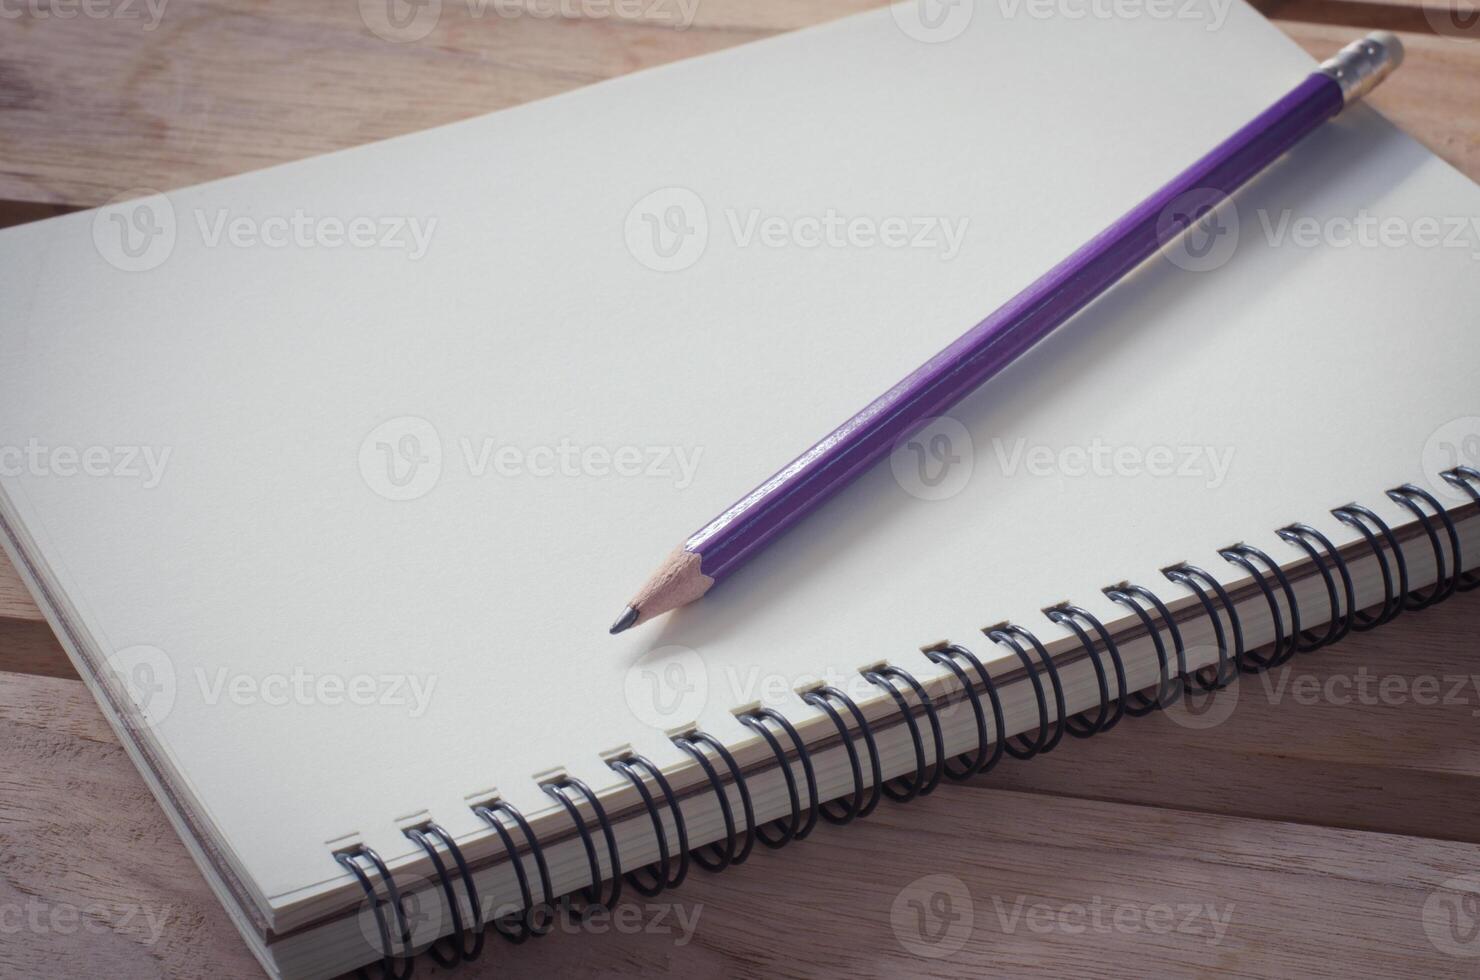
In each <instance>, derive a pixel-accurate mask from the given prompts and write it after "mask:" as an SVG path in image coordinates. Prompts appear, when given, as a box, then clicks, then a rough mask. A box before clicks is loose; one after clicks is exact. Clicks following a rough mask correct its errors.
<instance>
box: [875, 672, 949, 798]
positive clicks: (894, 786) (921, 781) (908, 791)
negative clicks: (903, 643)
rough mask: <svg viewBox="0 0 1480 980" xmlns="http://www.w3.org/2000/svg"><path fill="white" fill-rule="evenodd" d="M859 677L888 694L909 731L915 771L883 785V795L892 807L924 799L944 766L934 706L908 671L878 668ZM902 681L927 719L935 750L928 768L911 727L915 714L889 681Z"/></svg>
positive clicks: (917, 733)
mask: <svg viewBox="0 0 1480 980" xmlns="http://www.w3.org/2000/svg"><path fill="white" fill-rule="evenodd" d="M863 676H864V677H865V678H866V679H867V680H868V681H869V682H870V683H871V684H876V685H878V686H879V687H882V688H883V689H884V690H885V691H887V692H889V696H890V697H891V698H893V699H894V703H895V704H896V705H898V706H899V711H900V716H901V717H902V718H903V719H904V722H905V725H906V726H907V727H908V728H909V730H910V741H911V742H912V743H914V746H915V771H914V773H913V774H912V775H909V776H896V777H894V778H893V779H886V780H885V781H884V785H883V790H884V795H885V796H887V797H889V798H890V799H891V800H894V801H895V802H896V803H906V802H908V801H910V800H913V799H914V798H915V797H917V796H925V795H926V794H928V793H931V792H933V791H934V790H935V787H936V786H938V785H940V776H941V773H942V772H944V771H945V766H946V756H945V753H946V743H945V737H944V736H943V735H942V734H941V730H940V716H939V715H937V714H936V712H935V702H934V701H932V700H930V695H928V694H926V693H925V688H924V687H922V686H921V685H920V682H919V681H917V680H915V678H914V677H912V676H910V673H909V671H906V670H901V669H900V668H898V667H882V668H880V669H879V670H869V671H865V672H864V674H863ZM896 678H897V679H899V680H902V681H904V682H905V683H906V684H908V685H909V686H910V688H911V689H913V690H914V692H915V697H916V698H918V699H919V701H920V707H921V708H923V709H924V710H925V716H926V717H927V718H928V719H930V734H931V741H932V743H933V745H934V749H935V764H934V765H928V766H927V764H926V762H925V742H924V740H923V739H921V737H920V726H919V725H918V724H916V723H915V714H914V712H913V711H911V710H910V705H909V702H908V701H906V700H905V699H904V695H903V694H901V693H899V688H897V687H895V686H894V685H893V684H892V683H891V680H893V679H896Z"/></svg>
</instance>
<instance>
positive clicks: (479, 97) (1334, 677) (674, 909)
mask: <svg viewBox="0 0 1480 980" xmlns="http://www.w3.org/2000/svg"><path fill="white" fill-rule="evenodd" d="M368 2H369V0H367V3H368ZM524 2H526V4H527V6H526V7H525V8H524V9H526V11H528V12H530V13H539V12H543V11H549V10H563V11H565V14H564V15H562V16H558V17H553V18H551V17H541V16H524V17H519V18H511V17H496V16H494V15H493V14H492V13H491V10H492V9H493V8H492V7H491V6H490V7H487V8H486V9H485V13H484V16H483V17H481V18H478V17H474V16H472V15H471V14H470V10H472V9H477V5H476V4H474V5H471V6H469V5H467V4H466V3H463V2H456V0H447V2H445V3H443V4H442V8H443V9H442V12H441V16H440V18H439V20H438V22H437V25H436V27H435V29H433V30H432V31H431V33H430V34H429V35H428V36H426V37H425V38H422V39H420V40H417V41H414V42H407V43H391V42H387V41H385V40H382V39H380V38H377V37H376V36H374V35H373V34H372V33H371V32H370V31H369V30H367V28H366V25H365V23H364V22H363V21H362V19H361V17H360V16H359V12H358V10H357V8H356V4H355V3H354V2H352V0H342V2H337V3H332V4H330V3H291V2H286V0H284V2H282V3H268V2H260V0H258V2H253V0H237V2H234V3H231V4H222V3H211V2H206V0H167V3H166V5H165V7H164V15H163V17H162V18H160V19H159V20H158V22H157V24H155V23H153V20H152V14H151V13H150V10H151V8H150V7H149V6H147V5H146V4H145V3H144V2H143V0H134V2H131V3H129V4H128V5H127V6H123V5H122V0H108V2H105V3H103V4H102V5H101V6H98V7H93V8H84V7H80V6H78V5H77V4H75V3H53V4H52V5H51V6H50V7H48V6H46V5H45V4H39V5H38V4H22V3H9V4H6V5H5V7H4V8H3V10H0V13H6V12H10V11H20V12H21V16H20V17H19V18H15V17H12V16H10V15H9V14H8V13H7V14H6V16H5V17H4V18H0V223H3V224H11V223H16V222H19V221H25V220H32V219H34V218H37V217H43V216H46V215H49V214H55V213H60V212H62V211H66V210H70V209H73V208H78V207H86V206H91V205H96V204H100V203H103V202H104V201H107V200H109V199H110V198H112V197H113V196H114V195H116V194H119V193H122V192H125V191H127V190H129V189H131V188H155V189H165V190H167V189H170V188H174V187H179V186H183V185H186V184H191V183H195V182H198V181H202V180H207V179H210V178H214V177H221V176H226V175H229V174H234V173H239V172H241V171H244V170H249V169H253V168H257V167H261V166H265V165H268V164H273V163H279V162H283V161H287V160H294V159H298V158H301V157H305V156H308V155H310V154H314V153H319V152H323V151H326V150H333V149H337V148H339V147H343V146H351V145H355V144H359V143H364V142H367V141H370V140H373V139H378V138H381V137H386V136H392V135H396V134H398V133H403V132H407V131H411V130H415V129H420V128H423V127H426V126H431V125H434V124H437V123H442V122H447V121H451V120H454V119H461V118H464V117H467V116H471V115H474V114H477V113H482V112H486V111H489V110H492V109H497V108H500V107H503V106H508V105H513V104H516V103H519V102H524V101H527V100H529V99H533V98H537V97H540V96H545V95H550V94H553V93H556V92H560V91H564V90H567V89H571V88H574V87H577V86H580V85H584V84H587V83H589V82H593V81H596V80H599V79H602V78H607V77H610V76H612V75H617V74H621V73H623V72H627V71H631V70H633V69H636V68H641V67H646V66H649V65H654V64H658V63H661V62H665V61H670V60H673V59H676V58H681V57H688V56H691V55H696V54H702V53H704V52H706V51H712V50H716V49H718V48H723V47H727V46H729V45H732V44H737V43H740V42H743V41H748V40H752V39H755V38H759V37H764V36H766V35H768V34H772V33H775V32H777V31H782V30H788V29H792V28H797V27H801V26H805V25H807V24H811V23H816V22H818V21H822V20H826V19H830V18H833V17H836V16H840V15H843V14H847V13H851V12H855V11H858V10H862V9H867V8H869V7H872V6H875V5H876V0H748V2H747V0H701V2H699V3H698V5H697V8H696V12H697V15H696V18H695V20H694V22H693V23H692V25H691V26H689V27H687V29H685V30H674V29H672V27H671V26H668V25H666V24H664V23H662V20H663V15H664V14H669V13H671V12H672V11H674V10H676V9H678V5H677V4H676V3H674V2H668V3H662V2H656V3H655V2H653V0H648V2H645V3H643V4H642V7H644V8H645V9H647V10H649V11H650V12H652V15H651V16H650V17H649V18H648V19H642V18H638V19H628V20H618V19H613V18H610V17H603V16H601V12H602V11H604V10H608V9H610V8H609V7H605V6H602V5H601V4H592V3H587V4H578V3H572V2H566V3H565V4H564V5H563V6H559V5H558V3H557V0H524ZM154 3H155V8H154V9H157V8H158V0H154ZM1425 4H1430V6H1429V7H1427V8H1426V7H1425V6H1424V5H1425ZM509 6H510V5H508V4H506V5H505V6H504V7H503V8H502V9H506V10H507V9H509ZM68 9H71V10H76V11H78V14H77V16H74V17H71V18H66V19H64V18H62V17H59V16H55V15H54V14H55V13H58V12H63V11H65V10H68ZM89 9H91V10H94V11H96V10H102V11H104V12H105V13H109V14H110V15H109V16H104V17H96V16H89V15H87V14H86V11H87V10H89ZM1264 9H1265V12H1266V13H1268V14H1270V15H1271V16H1272V17H1274V18H1275V19H1276V21H1277V22H1278V23H1279V25H1280V26H1281V27H1282V28H1283V29H1284V30H1286V31H1287V32H1288V33H1289V34H1290V35H1291V36H1292V37H1294V38H1295V39H1296V40H1297V41H1298V42H1299V43H1301V44H1302V45H1304V46H1305V47H1306V48H1307V49H1309V50H1310V51H1311V52H1312V53H1313V54H1316V55H1318V56H1321V57H1324V56H1326V55H1329V54H1330V53H1331V52H1333V51H1334V50H1335V49H1336V48H1337V47H1339V46H1340V44H1341V43H1343V42H1344V41H1345V40H1347V39H1349V38H1350V37H1351V36H1353V35H1354V34H1355V33H1357V30H1356V29H1358V28H1369V27H1386V28H1389V29H1393V30H1397V31H1400V32H1402V34H1403V39H1404V41H1405V43H1406V44H1407V45H1408V50H1409V62H1408V64H1407V65H1406V66H1405V67H1404V69H1403V71H1402V72H1401V73H1399V74H1398V75H1397V76H1396V77H1395V78H1394V79H1393V80H1392V81H1390V82H1389V83H1387V84H1386V85H1385V86H1384V87H1383V88H1382V89H1380V90H1379V91H1378V92H1377V93H1376V96H1375V97H1374V99H1373V102H1375V104H1376V105H1377V106H1378V107H1380V108H1381V109H1382V110H1383V111H1385V112H1386V113H1387V114H1388V115H1390V116H1391V117H1392V118H1394V119H1395V120H1397V121H1398V122H1399V123H1400V124H1402V125H1403V126H1404V127H1405V128H1407V129H1408V130H1409V132H1411V133H1413V134H1414V135H1415V136H1417V137H1418V138H1419V139H1420V140H1423V141H1424V142H1425V143H1427V144H1428V145H1429V146H1430V147H1432V148H1433V149H1434V150H1435V151H1436V152H1438V153H1439V154H1440V155H1441V156H1443V157H1445V158H1446V159H1448V160H1449V161H1450V162H1452V163H1453V164H1454V165H1455V166H1457V167H1459V168H1460V169H1462V170H1464V171H1466V172H1467V173H1468V174H1469V175H1470V176H1471V177H1480V41H1477V40H1476V38H1477V32H1476V31H1475V30H1474V29H1473V28H1472V29H1471V33H1470V35H1469V37H1468V38H1465V37H1462V36H1461V37H1452V36H1447V35H1457V34H1458V35H1462V34H1463V33H1464V24H1463V22H1462V21H1460V20H1456V19H1454V18H1451V17H1450V15H1449V11H1448V7H1447V6H1446V5H1445V2H1444V0H1379V2H1349V0H1290V2H1288V3H1285V4H1283V5H1273V6H1271V5H1266V6H1265V8H1264ZM38 10H40V11H47V12H50V13H48V14H45V15H43V13H38V12H36V11H38ZM579 10H585V11H587V12H588V15H587V16H581V15H580V14H579V13H577V11H579ZM130 12H132V13H136V14H137V15H138V17H137V18H135V19H130V18H128V17H125V16H123V15H124V14H126V13H130ZM151 25H152V26H151ZM1477 626H1480V596H1474V595H1471V596H1462V597H1459V598H1456V599H1454V600H1453V601H1451V602H1450V603H1448V604H1446V605H1444V606H1441V607H1439V608H1437V609H1435V610H1432V611H1429V612H1426V613H1422V614H1416V615H1405V616H1404V617H1402V618H1400V619H1399V620H1398V621H1397V622H1396V623H1394V624H1392V625H1391V626H1388V627H1386V628H1384V629H1383V630H1381V631H1379V632H1378V633H1377V634H1375V635H1373V634H1367V635H1365V636H1360V637H1354V638H1352V639H1350V640H1348V641H1347V642H1346V643H1344V644H1342V645H1341V646H1339V647H1336V648H1333V649H1330V650H1327V651H1324V652H1322V653H1319V654H1315V655H1312V656H1309V657H1306V658H1303V659H1301V660H1299V661H1297V662H1296V664H1295V665H1294V666H1293V667H1292V668H1290V669H1288V670H1287V671H1285V672H1283V673H1275V674H1273V675H1271V676H1267V677H1264V678H1254V679H1250V680H1245V681H1244V682H1243V683H1242V685H1241V686H1240V688H1239V689H1238V690H1239V693H1238V699H1237V703H1236V705H1234V707H1233V709H1232V712H1231V714H1228V716H1227V717H1226V719H1224V720H1223V721H1222V722H1221V723H1219V724H1216V725H1213V726H1212V727H1199V726H1202V725H1204V723H1205V722H1206V721H1207V720H1208V719H1207V718H1203V719H1197V718H1189V717H1188V716H1186V715H1177V716H1173V717H1165V716H1157V717H1152V718H1149V719H1145V720H1141V721H1131V722H1128V723H1126V724H1124V725H1122V726H1120V727H1119V728H1117V729H1116V730H1115V731H1114V732H1112V733H1109V734H1107V735H1105V736H1102V737H1100V738H1097V739H1094V740H1092V741H1090V742H1088V743H1080V744H1072V745H1066V746H1064V747H1063V748H1061V749H1060V750H1059V751H1057V752H1055V753H1054V754H1053V755H1051V756H1048V757H1045V758H1042V759H1039V760H1037V761H1035V762H1033V763H1032V764H1028V765H1024V764H1014V763H1011V762H1009V763H1006V764H1004V765H1003V766H1002V767H1000V768H999V769H998V770H997V771H996V772H994V773H993V774H992V775H990V776H989V777H987V778H985V779H982V780H980V781H978V782H977V783H975V784H972V785H969V786H965V787H943V788H942V789H941V790H940V791H939V792H938V793H936V794H935V795H934V796H932V797H930V798H928V799H925V800H921V801H917V802H915V803H912V804H910V805H909V806H904V807H896V806H889V805H887V804H886V805H884V806H882V807H881V808H880V809H879V811H877V812H876V813H875V814H874V815H873V816H872V817H870V818H869V819H867V820H865V821H862V822H860V823H857V824H855V825H854V826H852V827H850V828H847V829H845V830H838V829H834V828H831V827H827V826H823V827H822V828H820V829H819V830H818V831H817V832H816V833H815V834H814V836H813V838H812V839H811V840H809V841H807V842H805V843H801V844H795V845H792V846H791V847H790V848H789V849H788V850H787V851H786V852H785V853H784V854H782V855H773V854H770V853H758V854H757V855H756V856H755V857H754V858H752V860H751V861H750V862H749V863H748V864H746V865H745V866H744V867H741V868H737V869H734V870H731V871H729V872H726V873H725V874H724V875H723V876H720V877H708V876H705V875H703V874H699V875H697V876H696V877H693V878H691V879H690V882H689V883H687V884H685V885H684V886H683V887H682V888H681V889H679V890H678V891H676V892H673V893H670V895H669V896H668V897H669V898H670V899H671V901H672V902H673V904H672V905H665V906H664V907H662V908H661V909H660V908H657V907H655V906H651V905H646V906H645V905H638V906H637V908H636V910H635V911H634V912H631V913H625V914H624V916H623V917H622V918H620V919H618V920H617V921H615V922H614V923H611V924H608V925H607V927H606V928H605V929H601V930H598V929H595V928H588V929H587V930H585V931H586V932H587V933H588V934H587V935H583V936H579V937H575V936H562V935H558V934H557V935H555V936H551V937H548V938H546V939H544V940H542V941H539V942H533V943H528V944H526V945H524V946H520V947H513V946H509V945H507V944H504V943H501V942H499V941H498V940H496V939H493V938H490V948H489V950H488V951H487V952H486V953H485V955H484V958H483V960H482V961H481V962H480V963H479V964H477V965H476V966H474V967H470V968H467V969H465V970H464V971H463V972H462V973H461V974H460V975H463V976H484V975H487V976H493V975H495V973H497V974H498V975H503V976H508V975H525V974H530V975H533V974H536V973H539V974H549V975H563V976H567V977H596V976H623V975H633V976H636V975H649V976H650V975H671V976H709V975H736V976H775V975H783V976H816V975H836V976H843V975H849V976H860V975H861V976H886V975H887V976H899V975H930V976H942V977H957V976H960V977H967V976H981V975H984V974H1004V975H1008V974H1020V973H1023V972H1026V971H1028V970H1030V969H1034V970H1040V971H1043V972H1047V973H1051V974H1067V973H1071V972H1073V973H1095V974H1098V973H1116V974H1125V975H1134V976H1143V975H1146V974H1205V973H1211V972H1226V973H1231V974H1240V975H1270V974H1304V975H1331V976H1352V975H1372V976H1377V975H1394V974H1406V975H1423V976H1449V975H1453V976H1463V975H1475V973H1476V972H1477V970H1480V936H1477V935H1476V933H1477V931H1480V900H1477V896H1476V895H1475V894H1474V893H1473V891H1480V723H1477V720H1476V719H1477V717H1480V665H1477V664H1476V661H1475V657H1474V653H1475V648H1476V647H1475V643H1476V641H1475V637H1476V633H1477ZM1363 691H1366V692H1367V693H1366V694H1365V695H1364V694H1363V693H1362V692H1363ZM1369 700H1375V701H1377V702H1379V703H1372V704H1369V703H1365V702H1366V701H1369ZM1431 701H1432V702H1436V703H1430V702H1431ZM1225 703H1227V702H1226V701H1225ZM0 782H3V784H4V785H3V791H0V976H48V975H58V974H67V975H90V974H106V975H110V976H114V977H133V976H141V977H145V976H161V975H163V976H202V977H205V976H209V977H223V976H252V975H259V970H258V967H257V965H256V964H255V962H254V961H253V960H252V958H251V956H250V955H249V954H248V952H247V949H246V946H245V945H244V944H243V943H242V942H241V940H240V939H239V938H238V936H237V935H236V932H235V930H234V929H233V928H232V926H231V925H230V923H229V922H228V920H227V917H226V915H225V913H224V912H223V911H222V909H221V907H220V906H219V905H218V904H217V902H216V901H215V899H214V898H213V897H212V896H211V894H210V893H209V891H208V890H207V888H206V885H205V882H204V880H203V879H202V878H201V877H200V874H199V873H198V872H197V871H196V869H195V867H194V865H193V864H192V863H191V861H190V859H189V857H188V856H187V855H186V853H185V849H184V848H183V847H182V846H181V844H180V842H179V841H178V839H176V837H175V835H174V833H173V832H172V831H171V830H170V828H169V827H168V825H167V824H166V822H165V819H164V817H163V815H162V814H161V812H160V811H159V809H158V807H157V806H156V805H155V803H154V800H153V799H152V798H151V797H150V795H149V793H148V792H147V790H146V789H145V787H144V784H143V782H142V781H141V780H140V778H139V777H138V775H137V773H136V772H135V771H134V769H133V767H132V765H130V763H129V761H128V759H127V758H126V756H125V755H124V752H123V750H122V749H121V748H120V746H119V745H118V742H117V741H116V739H115V738H114V736H113V734H112V732H111V731H110V730H109V729H108V727H107V726H106V724H105V723H104V722H103V719H102V717H101V716H100V714H99V713H98V711H97V709H96V708H95V706H94V704H93V702H92V699H91V698H90V696H89V695H88V694H87V692H86V690H85V689H84V688H83V686H82V684H81V683H80V682H79V681H78V680H77V677H76V674H75V673H74V671H73V670H72V667H71V665H70V664H69V663H68V661H67V659H66V657H65V655H64V654H63V653H62V651H61V649H60V647H59V646H58V645H57V643H56V640H55V639H54V638H53V636H52V635H51V632H50V630H49V629H48V628H47V626H46V624H45V623H44V622H43V620H42V618H41V616H40V613H39V612H38V611H37V609H36V607H35V606H34V605H33V604H32V603H31V601H30V599H29V597H28V596H27V595H26V593H25V590H24V588H23V587H22V586H21V585H20V583H19V581H18V580H17V579H16V578H15V575H14V572H13V570H11V569H10V568H9V566H7V565H3V560H0ZM1471 890H1473V891H1471ZM1467 894H1468V896H1469V897H1468V898H1466V895H1467ZM695 917H697V919H695ZM684 923H688V924H693V929H692V932H689V931H686V928H685V926H684V925H682V924H684ZM442 972H443V971H441V970H438V969H436V968H434V967H433V966H432V964H431V963H430V962H429V961H427V960H425V959H423V960H422V961H421V962H419V963H418V974H419V975H421V976H433V975H437V974H440V973H442Z"/></svg>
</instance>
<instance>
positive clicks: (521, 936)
mask: <svg viewBox="0 0 1480 980" xmlns="http://www.w3.org/2000/svg"><path fill="white" fill-rule="evenodd" d="M473 813H475V814H477V815H478V816H479V817H482V818H483V820H484V821H485V822H486V823H487V824H488V825H489V826H490V827H492V828H493V830H494V832H495V833H496V834H498V837H499V840H500V841H501V842H502V843H503V845H504V851H505V852H506V853H507V854H508V858H509V864H511V865H512V866H513V868H514V877H515V879H516V880H517V881H518V883H519V897H520V900H521V905H520V908H521V909H522V911H521V912H519V913H518V915H519V918H518V926H517V928H516V927H515V926H511V925H508V924H507V923H505V922H504V921H503V917H501V916H495V917H494V919H493V928H494V931H495V932H497V933H498V934H499V935H500V936H502V937H503V938H504V939H507V940H508V941H509V942H511V943H522V942H524V941H525V940H526V939H528V938H529V937H531V936H536V937H538V936H543V935H544V934H545V933H547V932H549V931H550V928H551V926H552V925H553V924H554V916H555V908H554V905H553V904H552V903H553V900H554V889H552V888H551V887H550V866H549V864H547V863H546V862H545V852H544V849H543V848H541V847H540V841H539V838H538V837H536V836H535V834H534V830H533V828H531V827H530V826H529V821H528V820H525V819H524V815H523V814H522V813H520V812H519V811H518V810H517V809H515V808H514V807H513V805H511V804H509V803H506V802H504V801H502V800H495V801H494V802H492V803H489V804H486V805H483V806H475V807H473ZM502 813H506V814H508V815H509V819H510V820H512V821H514V825H515V826H516V827H518V828H519V832H520V833H522V834H523V835H524V839H525V840H526V841H527V842H528V843H529V850H530V853H531V854H533V855H534V861H535V867H536V869H538V871H539V873H540V900H539V901H538V902H536V901H535V900H534V896H533V895H532V894H531V893H530V889H529V875H528V874H526V873H525V870H524V859H523V858H521V857H520V856H519V848H518V847H517V846H515V844H514V838H513V837H512V836H510V834H509V831H508V830H507V829H506V828H505V827H504V824H503V821H501V820H500V819H499V814H502ZM541 910H543V911H544V912H545V924H544V926H543V927H541V926H540V925H539V922H538V921H537V919H536V916H538V915H539V913H540V911H541Z"/></svg>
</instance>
